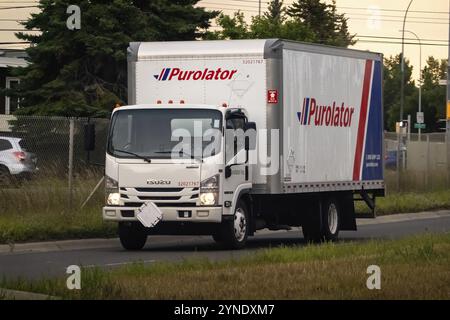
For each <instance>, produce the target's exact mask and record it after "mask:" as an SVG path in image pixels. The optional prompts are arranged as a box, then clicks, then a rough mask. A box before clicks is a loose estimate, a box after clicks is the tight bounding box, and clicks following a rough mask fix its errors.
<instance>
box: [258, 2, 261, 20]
mask: <svg viewBox="0 0 450 320" xmlns="http://www.w3.org/2000/svg"><path fill="white" fill-rule="evenodd" d="M258 17H261V0H259V3H258Z"/></svg>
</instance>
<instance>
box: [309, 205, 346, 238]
mask: <svg viewBox="0 0 450 320" xmlns="http://www.w3.org/2000/svg"><path fill="white" fill-rule="evenodd" d="M307 220H308V221H306V222H305V223H304V225H303V226H302V231H303V236H304V237H305V240H306V241H308V242H321V241H336V240H337V239H338V236H339V230H340V226H341V212H340V207H339V203H338V202H337V201H336V199H335V198H329V199H327V200H326V201H322V202H321V203H320V205H318V208H316V210H314V212H312V216H311V217H309V219H307Z"/></svg>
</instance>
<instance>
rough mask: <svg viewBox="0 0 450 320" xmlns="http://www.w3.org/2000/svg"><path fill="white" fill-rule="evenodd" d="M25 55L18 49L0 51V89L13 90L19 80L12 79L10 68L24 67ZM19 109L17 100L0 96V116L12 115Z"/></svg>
mask: <svg viewBox="0 0 450 320" xmlns="http://www.w3.org/2000/svg"><path fill="white" fill-rule="evenodd" d="M26 57H27V54H26V53H25V51H24V50H20V49H14V50H12V49H11V50H9V49H2V50H0V88H7V89H10V88H14V87H15V86H17V85H18V84H19V81H20V80H19V79H18V78H15V77H12V76H11V74H10V71H9V68H10V67H25V66H27V64H28V62H27V61H26ZM19 107H20V105H19V99H14V98H10V97H8V96H5V95H0V114H12V113H14V111H16V110H17V109H18V108H19Z"/></svg>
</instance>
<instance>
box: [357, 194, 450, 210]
mask: <svg viewBox="0 0 450 320" xmlns="http://www.w3.org/2000/svg"><path fill="white" fill-rule="evenodd" d="M376 206H377V214H378V215H387V214H396V213H413V212H421V211H432V210H440V209H450V189H444V190H436V191H429V192H402V193H390V194H387V196H386V197H384V198H377V200H376ZM356 209H357V211H358V212H368V209H367V206H366V205H365V204H363V203H358V204H357V207H356Z"/></svg>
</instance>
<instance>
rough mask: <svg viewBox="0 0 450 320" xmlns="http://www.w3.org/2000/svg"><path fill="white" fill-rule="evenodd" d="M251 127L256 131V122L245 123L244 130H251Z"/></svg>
mask: <svg viewBox="0 0 450 320" xmlns="http://www.w3.org/2000/svg"><path fill="white" fill-rule="evenodd" d="M251 129H253V130H255V131H256V122H247V123H246V124H245V128H244V131H247V130H251Z"/></svg>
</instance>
